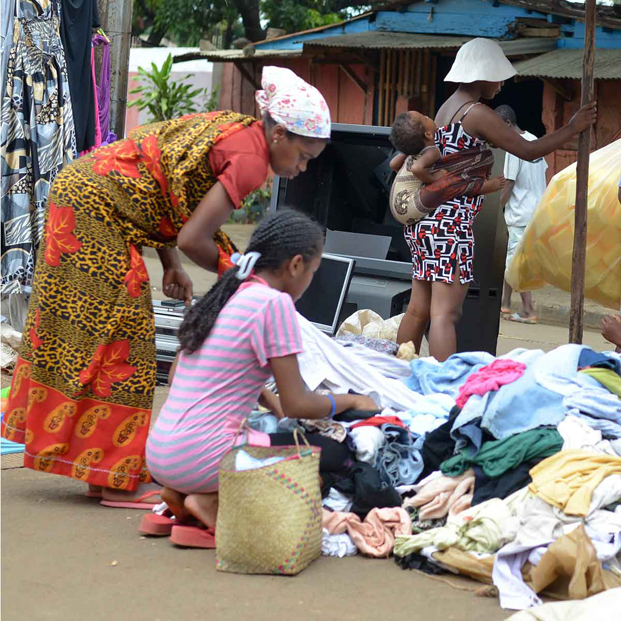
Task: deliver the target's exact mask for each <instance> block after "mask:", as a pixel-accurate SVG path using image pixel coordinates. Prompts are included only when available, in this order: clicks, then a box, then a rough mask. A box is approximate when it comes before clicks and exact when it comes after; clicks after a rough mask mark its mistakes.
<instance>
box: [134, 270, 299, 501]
mask: <svg viewBox="0 0 621 621" xmlns="http://www.w3.org/2000/svg"><path fill="white" fill-rule="evenodd" d="M301 351H303V347H302V335H301V333H300V328H299V326H298V320H297V314H296V310H295V306H294V304H293V300H292V299H291V296H290V295H289V294H288V293H283V292H281V291H278V290H277V289H272V288H271V287H269V286H267V285H264V284H261V282H257V281H247V282H244V283H242V285H240V287H239V289H238V290H237V293H236V294H235V295H233V297H232V298H231V299H230V300H229V301H228V302H227V303H226V304H225V306H224V308H223V309H222V310H221V311H220V314H219V315H218V318H217V319H216V323H215V324H214V326H213V328H212V329H211V332H210V333H209V335H208V336H207V338H206V339H205V341H204V342H203V344H202V345H201V347H200V348H199V349H197V350H196V351H195V352H194V353H192V354H189V353H187V352H185V351H184V352H182V353H181V354H180V355H179V359H178V361H177V369H176V371H175V375H174V378H173V382H172V386H171V387H170V390H169V392H168V398H167V399H166V403H165V404H164V406H163V407H162V409H161V411H160V414H159V416H158V417H157V420H156V421H155V425H154V426H153V428H152V429H151V432H150V434H149V438H148V439H147V448H146V457H147V463H148V464H149V465H148V468H149V472H151V474H152V475H153V478H154V479H156V480H157V481H158V483H160V484H161V485H164V486H165V487H169V488H171V489H174V490H176V491H178V492H181V493H183V494H197V493H198V494H208V493H210V492H215V491H217V490H218V469H219V465H220V461H221V460H222V457H223V456H224V455H225V453H228V451H230V449H231V446H232V444H233V438H234V437H235V435H236V434H237V431H238V429H239V426H240V424H241V423H242V422H243V420H244V419H245V418H246V417H247V416H248V415H249V414H250V412H251V411H252V408H253V407H254V406H255V405H256V403H257V399H258V398H259V395H260V393H261V389H262V388H263V386H264V385H265V382H266V381H267V380H268V379H269V378H270V376H271V375H272V371H271V367H270V360H271V359H272V358H281V357H283V356H291V355H293V354H299V353H300V352H301ZM247 436H248V444H251V445H255V446H270V437H269V435H267V434H266V433H263V432H260V431H254V430H250V431H248V433H247Z"/></svg>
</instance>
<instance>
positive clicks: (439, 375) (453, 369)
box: [405, 352, 495, 399]
mask: <svg viewBox="0 0 621 621" xmlns="http://www.w3.org/2000/svg"><path fill="white" fill-rule="evenodd" d="M494 360H495V358H494V356H492V355H491V354H488V353H487V352H467V353H462V354H453V355H452V356H450V358H448V359H447V360H446V362H443V363H441V364H439V363H437V362H435V361H434V362H429V361H428V360H425V359H420V358H419V359H417V360H412V362H411V363H410V365H411V368H412V375H411V376H410V377H409V378H408V379H407V380H405V385H406V386H407V387H408V388H409V389H410V390H414V391H415V392H418V393H421V394H423V395H431V394H435V393H443V394H446V395H450V396H451V397H453V398H454V399H455V398H456V397H457V393H458V392H459V387H460V386H461V385H462V384H463V383H464V382H465V381H466V378H467V377H468V376H469V375H470V374H471V373H474V372H475V371H478V370H479V369H482V368H483V367H484V366H486V365H488V364H491V363H492V362H494Z"/></svg>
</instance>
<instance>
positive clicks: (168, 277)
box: [162, 268, 194, 306]
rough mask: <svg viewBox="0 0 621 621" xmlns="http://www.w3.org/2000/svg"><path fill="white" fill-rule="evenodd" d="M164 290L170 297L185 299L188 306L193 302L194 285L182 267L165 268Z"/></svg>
mask: <svg viewBox="0 0 621 621" xmlns="http://www.w3.org/2000/svg"><path fill="white" fill-rule="evenodd" d="M162 290H163V291H164V294H165V295H167V296H168V297H169V298H173V299H175V300H184V301H185V305H186V306H190V304H192V293H193V291H194V287H193V285H192V281H191V280H190V277H189V276H188V275H187V274H186V272H185V270H183V269H181V268H167V269H165V270H164V278H163V279H162Z"/></svg>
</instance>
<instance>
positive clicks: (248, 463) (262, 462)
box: [235, 451, 284, 472]
mask: <svg viewBox="0 0 621 621" xmlns="http://www.w3.org/2000/svg"><path fill="white" fill-rule="evenodd" d="M283 459H284V457H268V458H267V459H257V458H256V457H252V455H249V454H248V453H246V451H238V452H237V455H235V470H237V472H242V471H243V470H256V469H257V468H265V466H272V465H273V464H277V463H278V462H279V461H282V460H283Z"/></svg>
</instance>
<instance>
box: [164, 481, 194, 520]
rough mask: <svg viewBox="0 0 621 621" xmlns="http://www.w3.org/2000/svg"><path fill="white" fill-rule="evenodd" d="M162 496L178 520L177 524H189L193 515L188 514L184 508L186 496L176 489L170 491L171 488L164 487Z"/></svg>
mask: <svg viewBox="0 0 621 621" xmlns="http://www.w3.org/2000/svg"><path fill="white" fill-rule="evenodd" d="M160 496H161V498H162V500H163V501H164V502H165V503H166V504H167V505H168V508H169V509H170V511H171V513H172V514H173V515H174V516H175V518H176V519H177V522H179V523H182V522H187V521H188V520H189V519H190V518H191V515H190V514H189V513H188V512H187V510H186V509H185V506H184V503H185V499H186V495H185V494H181V493H180V492H177V491H175V490H174V489H170V487H163V488H162V492H161V493H160Z"/></svg>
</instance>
